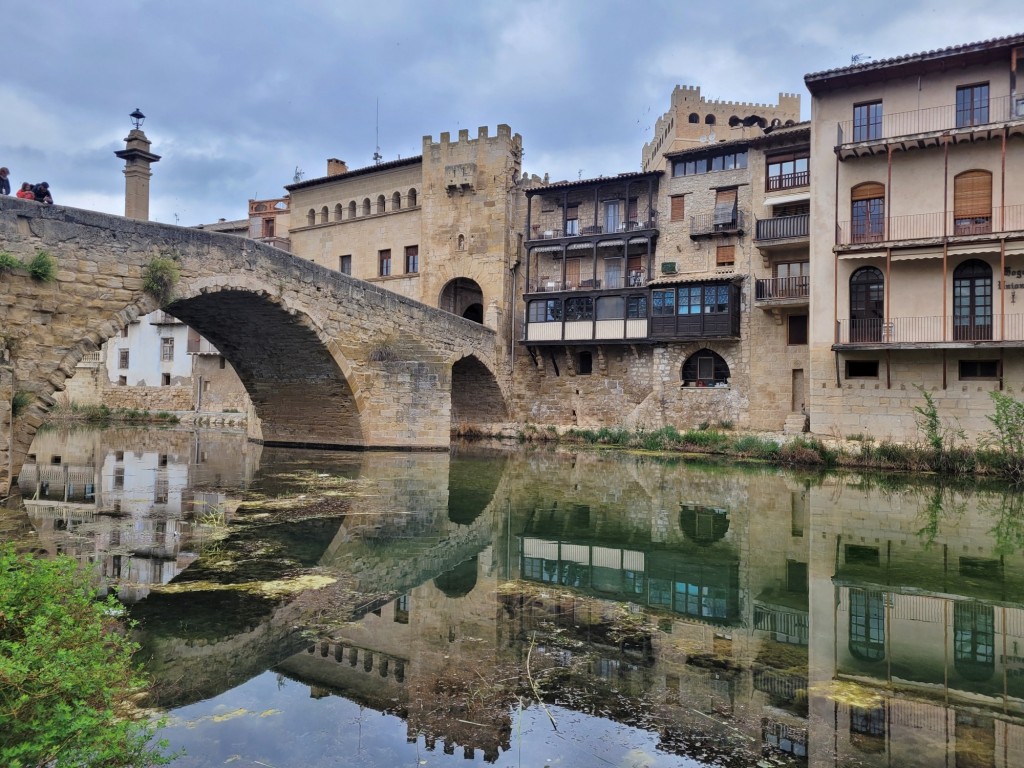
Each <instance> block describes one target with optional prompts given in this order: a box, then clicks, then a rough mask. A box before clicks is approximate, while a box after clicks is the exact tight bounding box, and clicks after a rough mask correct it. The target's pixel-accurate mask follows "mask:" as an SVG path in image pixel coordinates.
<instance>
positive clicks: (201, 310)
mask: <svg viewBox="0 0 1024 768" xmlns="http://www.w3.org/2000/svg"><path fill="white" fill-rule="evenodd" d="M0 250H2V251H6V252H8V253H10V254H12V255H13V256H15V257H16V258H19V259H22V260H25V259H27V258H31V257H33V256H34V255H35V254H36V253H38V252H39V251H45V252H46V253H48V254H49V255H50V256H51V257H53V259H54V260H55V261H56V265H57V279H56V280H55V281H54V282H49V283H45V282H39V281H37V280H34V279H33V278H32V277H31V276H30V275H29V273H28V271H27V270H22V269H15V270H13V271H11V272H5V273H3V274H0V328H2V329H3V331H2V336H0V491H6V489H7V488H8V487H9V484H10V480H11V477H12V476H15V475H17V472H18V470H19V468H20V466H21V463H22V461H23V459H24V456H25V454H26V452H27V451H28V448H29V445H30V444H31V441H32V437H33V435H34V434H35V432H36V430H37V428H38V427H39V425H40V423H41V422H42V417H43V415H44V413H45V411H46V410H47V409H48V408H49V407H50V406H52V405H53V402H54V400H53V394H54V392H56V391H59V390H62V389H63V388H64V382H65V380H66V379H67V378H69V377H70V376H72V375H74V370H75V366H76V364H77V363H78V362H79V361H80V360H81V359H82V357H83V356H84V355H85V354H86V353H87V352H90V351H93V350H96V349H97V348H98V347H99V346H100V345H101V344H102V343H103V342H104V341H106V340H107V339H109V338H110V337H111V336H114V335H115V334H117V333H118V332H120V331H121V330H122V329H123V328H124V327H125V326H126V325H127V324H128V323H130V322H132V321H133V320H135V319H136V318H138V317H140V316H142V315H144V314H147V313H149V312H151V311H153V310H155V309H157V308H159V307H160V304H159V302H158V301H157V300H156V299H155V298H154V297H153V296H152V295H150V294H148V293H146V292H145V291H144V285H143V283H144V274H145V271H146V268H147V266H148V265H149V264H150V262H151V261H152V260H153V259H154V258H156V257H162V258H174V259H175V260H176V261H177V264H178V267H179V269H180V279H179V281H178V282H177V284H176V285H175V286H174V290H173V297H172V299H171V300H170V301H169V302H167V303H165V304H164V305H163V309H164V310H165V311H166V312H167V313H168V314H170V315H173V316H174V317H177V318H178V319H180V320H182V321H183V322H185V323H187V324H188V325H190V326H191V327H193V328H195V329H196V330H197V331H198V332H199V333H200V334H202V335H203V336H205V337H206V338H208V339H209V340H210V341H211V342H212V343H213V344H214V345H215V346H216V347H217V348H218V349H219V350H220V351H221V353H222V354H223V355H224V356H225V358H227V360H228V361H229V362H230V363H231V364H232V366H233V367H234V368H235V370H236V371H237V372H238V375H239V378H240V379H241V380H242V382H243V384H244V385H245V387H246V390H247V392H248V393H249V396H250V398H251V400H252V402H253V406H254V410H255V414H254V415H255V418H254V419H250V437H252V438H253V439H256V440H261V441H263V442H266V443H271V444H275V443H276V444H290V445H303V444H306V445H321V446H337V447H361V448H426V449H430V448H444V447H447V446H448V444H449V441H450V435H451V429H452V395H453V389H452V386H453V385H452V382H453V378H454V379H455V381H456V384H455V386H456V391H455V396H456V398H457V399H458V400H460V402H462V401H464V400H465V395H464V394H462V393H459V392H458V390H457V388H458V387H459V386H463V385H465V384H464V383H465V382H470V383H474V386H478V385H480V384H481V382H483V383H484V384H486V388H487V390H488V392H489V393H490V396H491V397H492V398H494V400H497V401H501V405H503V404H504V401H506V400H507V395H508V392H507V386H508V384H507V380H506V378H505V374H504V373H499V371H504V370H505V368H506V366H505V365H503V364H501V362H500V361H499V360H498V357H497V356H498V343H497V339H496V336H495V333H494V331H492V330H490V329H488V328H486V327H484V326H482V325H479V324H478V323H473V322H470V321H469V320H466V319H464V318H462V317H458V316H455V315H452V314H449V313H447V312H443V311H441V310H439V309H435V308H432V307H428V306H425V305H423V304H419V303H418V302H415V301H412V300H410V299H406V298H404V297H402V296H399V295H397V294H394V293H391V292H389V291H387V290H384V289H381V288H378V287H376V286H373V285H370V284H368V283H365V282H362V281H360V280H356V279H354V278H351V277H349V276H347V275H343V274H341V273H340V272H335V271H333V270H329V269H326V268H323V267H320V266H317V265H315V264H313V263H311V262H308V261H306V260H304V259H300V258H297V257H295V256H292V255H291V254H289V253H287V252H285V251H281V250H279V249H276V248H272V247H270V246H267V245H264V244H262V243H257V242H254V241H251V240H245V239H241V238H238V237H234V236H231V235H222V234H217V233H211V232H204V231H200V230H194V229H185V228H181V227H172V226H169V225H163V224H156V223H152V222H144V221H135V220H131V219H125V218H121V217H119V216H108V215H105V214H99V213H94V212H91V211H82V210H77V209H72V208H64V207H60V206H40V205H37V204H35V203H32V202H27V201H22V200H16V199H13V198H0ZM467 360H472V364H471V367H470V370H471V371H472V375H471V376H465V375H462V374H461V373H459V374H458V375H455V376H454V377H453V366H455V365H456V364H457V363H458V364H459V368H458V370H459V371H462V370H464V369H465V367H466V365H467V362H466V361H467ZM460 361H462V362H460ZM460 382H461V383H460ZM15 392H17V393H18V397H17V398H16V400H17V402H18V403H19V412H18V413H17V414H16V415H13V417H12V408H11V406H10V404H11V402H12V400H15V398H14V393H15ZM458 410H459V420H460V422H465V420H466V419H467V417H471V416H472V413H471V412H470V411H469V410H468V409H467V408H465V407H460V408H459V409H458ZM503 411H504V408H502V407H498V406H497V404H496V406H495V407H493V408H491V409H490V410H489V412H488V418H492V417H493V414H495V413H500V412H503ZM8 446H9V447H8Z"/></svg>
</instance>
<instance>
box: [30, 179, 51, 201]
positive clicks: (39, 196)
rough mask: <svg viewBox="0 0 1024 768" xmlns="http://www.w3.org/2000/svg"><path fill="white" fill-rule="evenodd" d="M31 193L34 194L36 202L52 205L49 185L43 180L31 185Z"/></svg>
mask: <svg viewBox="0 0 1024 768" xmlns="http://www.w3.org/2000/svg"><path fill="white" fill-rule="evenodd" d="M32 194H34V195H35V196H36V202H39V203H46V204H47V205H53V197H51V196H50V185H49V184H47V183H46V182H45V181H44V182H41V183H39V184H36V185H35V186H34V187H32Z"/></svg>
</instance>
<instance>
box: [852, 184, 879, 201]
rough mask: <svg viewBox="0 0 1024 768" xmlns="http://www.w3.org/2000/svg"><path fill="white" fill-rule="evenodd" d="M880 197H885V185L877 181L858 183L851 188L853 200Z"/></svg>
mask: <svg viewBox="0 0 1024 768" xmlns="http://www.w3.org/2000/svg"><path fill="white" fill-rule="evenodd" d="M880 197H881V198H884V197H885V185H884V184H879V183H878V182H877V181H867V182H865V183H863V184H858V185H857V186H856V187H854V188H853V189H852V190H850V199H851V200H852V201H853V202H857V201H858V200H876V199H878V198H880Z"/></svg>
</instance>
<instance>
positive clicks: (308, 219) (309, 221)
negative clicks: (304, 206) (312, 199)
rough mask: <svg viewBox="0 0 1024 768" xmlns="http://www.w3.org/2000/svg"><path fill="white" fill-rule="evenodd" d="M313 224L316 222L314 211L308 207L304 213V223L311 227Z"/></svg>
mask: <svg viewBox="0 0 1024 768" xmlns="http://www.w3.org/2000/svg"><path fill="white" fill-rule="evenodd" d="M314 224H316V211H314V210H313V209H312V208H310V209H309V212H308V213H307V214H306V225H307V226H310V227H312V226H313V225H314Z"/></svg>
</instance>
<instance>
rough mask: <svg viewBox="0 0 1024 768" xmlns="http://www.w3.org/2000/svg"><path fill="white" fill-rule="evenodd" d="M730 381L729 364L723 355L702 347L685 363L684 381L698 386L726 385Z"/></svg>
mask: <svg viewBox="0 0 1024 768" xmlns="http://www.w3.org/2000/svg"><path fill="white" fill-rule="evenodd" d="M728 381H729V365H728V363H726V362H725V360H723V359H722V357H721V355H719V354H717V353H715V352H712V351H711V350H710V349H702V350H700V351H698V352H695V353H693V354H692V355H690V356H689V357H688V358H687V359H686V362H685V363H683V383H684V384H687V385H689V384H692V385H694V386H697V387H714V386H724V385H726V384H727V383H728Z"/></svg>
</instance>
